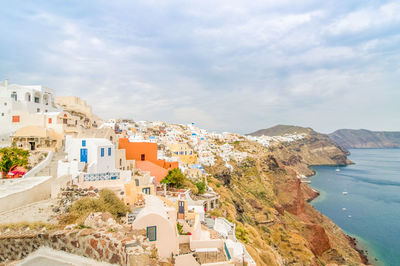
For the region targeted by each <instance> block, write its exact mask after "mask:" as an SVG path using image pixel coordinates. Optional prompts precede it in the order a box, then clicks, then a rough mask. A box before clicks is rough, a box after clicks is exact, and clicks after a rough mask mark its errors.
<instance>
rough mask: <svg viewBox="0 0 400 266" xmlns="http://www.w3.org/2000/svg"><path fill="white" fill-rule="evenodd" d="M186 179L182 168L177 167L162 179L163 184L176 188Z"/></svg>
mask: <svg viewBox="0 0 400 266" xmlns="http://www.w3.org/2000/svg"><path fill="white" fill-rule="evenodd" d="M185 180H186V177H185V175H184V174H183V173H182V171H181V169H179V168H175V169H172V170H169V171H168V174H167V176H166V177H164V179H163V180H161V182H160V183H161V184H168V185H171V186H173V187H176V188H181V187H182V186H183V184H184V182H185Z"/></svg>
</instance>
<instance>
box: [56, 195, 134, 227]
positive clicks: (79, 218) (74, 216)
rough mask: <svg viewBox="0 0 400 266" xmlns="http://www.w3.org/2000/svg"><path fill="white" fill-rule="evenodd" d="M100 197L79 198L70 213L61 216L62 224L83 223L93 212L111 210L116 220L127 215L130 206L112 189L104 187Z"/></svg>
mask: <svg viewBox="0 0 400 266" xmlns="http://www.w3.org/2000/svg"><path fill="white" fill-rule="evenodd" d="M99 195H100V197H99V198H98V199H97V198H90V197H85V198H82V199H79V200H77V201H76V202H75V203H74V204H73V205H72V206H71V208H70V209H69V211H68V213H67V214H66V215H64V216H63V217H61V219H60V223H61V224H71V223H76V222H78V223H83V222H84V220H85V219H86V217H87V215H88V214H89V213H91V212H109V213H111V214H112V215H113V216H114V218H115V219H116V220H119V218H121V217H122V216H125V214H126V213H127V212H129V211H130V208H129V207H128V206H127V205H125V203H124V201H123V200H121V199H119V198H118V197H117V195H115V193H114V192H113V191H111V190H108V189H103V190H101V191H100V192H99Z"/></svg>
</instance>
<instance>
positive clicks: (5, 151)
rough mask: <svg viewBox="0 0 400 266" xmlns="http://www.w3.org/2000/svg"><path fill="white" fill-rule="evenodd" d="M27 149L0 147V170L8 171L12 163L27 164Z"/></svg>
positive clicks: (23, 165)
mask: <svg viewBox="0 0 400 266" xmlns="http://www.w3.org/2000/svg"><path fill="white" fill-rule="evenodd" d="M28 157H29V151H26V150H23V149H20V148H16V147H12V148H10V147H6V148H2V149H0V171H1V172H3V173H8V171H10V168H11V167H13V166H14V165H18V166H22V167H26V166H27V165H28Z"/></svg>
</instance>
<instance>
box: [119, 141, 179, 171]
mask: <svg viewBox="0 0 400 266" xmlns="http://www.w3.org/2000/svg"><path fill="white" fill-rule="evenodd" d="M118 147H119V149H125V150H126V153H125V154H126V159H127V160H135V161H136V162H138V161H141V160H142V158H141V155H142V154H144V155H145V161H150V162H152V163H154V164H156V165H158V166H160V167H162V168H165V169H167V170H171V169H174V168H178V167H179V163H178V162H166V161H165V160H157V143H152V142H129V139H127V138H120V139H119V144H118Z"/></svg>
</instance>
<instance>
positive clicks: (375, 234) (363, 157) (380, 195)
mask: <svg viewBox="0 0 400 266" xmlns="http://www.w3.org/2000/svg"><path fill="white" fill-rule="evenodd" d="M350 152H351V155H350V156H349V159H350V160H351V161H353V162H354V164H353V165H347V166H340V167H336V166H313V167H312V169H313V170H314V171H316V175H315V176H313V177H312V178H311V182H312V183H311V187H313V188H314V189H316V190H318V191H320V193H321V195H320V196H319V197H318V198H316V199H315V200H313V201H312V202H311V204H312V205H313V206H314V207H315V208H316V209H317V210H318V211H320V212H321V213H323V214H324V215H326V216H327V217H329V218H330V219H331V220H333V221H334V222H335V223H336V224H337V225H339V226H340V227H341V228H342V229H343V230H344V231H345V233H347V234H348V235H351V236H353V237H356V239H357V240H358V242H359V244H360V246H361V247H362V248H363V249H365V250H367V252H368V255H369V258H370V263H371V264H373V265H388V266H392V265H393V266H394V265H400V149H350Z"/></svg>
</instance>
